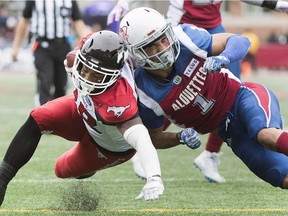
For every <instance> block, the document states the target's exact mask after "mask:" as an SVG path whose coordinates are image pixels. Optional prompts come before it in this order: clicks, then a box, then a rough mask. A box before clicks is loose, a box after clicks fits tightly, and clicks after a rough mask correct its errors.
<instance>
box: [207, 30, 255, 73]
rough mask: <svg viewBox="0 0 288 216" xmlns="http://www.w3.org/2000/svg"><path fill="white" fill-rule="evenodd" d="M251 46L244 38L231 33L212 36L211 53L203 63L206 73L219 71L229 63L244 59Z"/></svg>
mask: <svg viewBox="0 0 288 216" xmlns="http://www.w3.org/2000/svg"><path fill="white" fill-rule="evenodd" d="M250 46H251V42H250V41H249V39H248V38H247V37H246V36H243V35H239V34H231V33H219V34H213V35H212V44H211V51H210V52H208V55H209V56H211V57H208V58H207V59H206V61H205V63H204V66H203V67H204V69H205V70H206V71H207V72H214V71H219V70H221V68H222V67H225V66H227V65H228V64H230V63H231V62H236V61H239V60H241V59H242V58H244V57H245V56H246V54H247V52H248V50H249V48H250Z"/></svg>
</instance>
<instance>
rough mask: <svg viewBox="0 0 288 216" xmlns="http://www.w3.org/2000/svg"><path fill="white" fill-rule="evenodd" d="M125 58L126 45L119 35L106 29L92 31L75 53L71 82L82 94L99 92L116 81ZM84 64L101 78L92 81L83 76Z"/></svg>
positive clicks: (126, 55) (126, 53)
mask: <svg viewBox="0 0 288 216" xmlns="http://www.w3.org/2000/svg"><path fill="white" fill-rule="evenodd" d="M127 58H128V49H127V46H126V45H125V42H124V41H123V40H122V39H121V38H120V37H119V35H117V34H116V33H114V32H112V31H108V30H104V31H99V32H96V33H93V34H92V35H91V36H90V37H89V38H88V39H87V40H86V41H85V42H84V44H83V45H82V47H81V48H80V49H79V50H78V51H77V53H76V59H75V61H74V65H73V74H72V80H73V84H74V85H75V87H76V88H77V89H78V91H79V92H80V93H82V94H86V95H87V94H89V95H98V94H101V93H103V92H104V91H105V90H106V89H107V88H108V87H109V86H111V85H113V84H114V83H115V82H116V80H117V79H118V77H119V76H120V70H121V68H122V67H123V66H124V64H125V61H126V60H127ZM84 65H85V67H87V68H89V69H91V70H93V71H94V72H95V73H99V74H101V75H103V78H102V80H97V81H96V82H92V81H89V80H87V79H85V78H83V76H82V75H81V74H82V68H83V66H84Z"/></svg>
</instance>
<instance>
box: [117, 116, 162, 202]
mask: <svg viewBox="0 0 288 216" xmlns="http://www.w3.org/2000/svg"><path fill="white" fill-rule="evenodd" d="M117 127H118V129H119V131H120V132H121V133H122V134H123V137H124V139H125V140H126V142H127V143H129V144H130V145H131V146H132V147H133V148H134V149H135V150H136V151H137V152H138V155H139V158H140V162H141V165H142V167H143V169H144V171H145V174H146V176H147V182H146V184H145V185H144V187H143V189H142V191H141V193H140V194H139V196H137V197H136V199H142V198H144V199H145V200H154V199H158V198H159V196H160V195H162V194H163V192H164V186H163V182H162V179H161V169H160V162H159V159H158V154H157V151H156V149H155V147H154V146H153V144H152V141H151V139H150V136H149V133H148V130H147V129H146V127H145V126H144V125H143V124H142V121H141V119H140V117H136V118H133V119H130V120H128V121H125V122H124V123H121V124H118V125H117Z"/></svg>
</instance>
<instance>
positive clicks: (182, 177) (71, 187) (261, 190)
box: [0, 72, 288, 216]
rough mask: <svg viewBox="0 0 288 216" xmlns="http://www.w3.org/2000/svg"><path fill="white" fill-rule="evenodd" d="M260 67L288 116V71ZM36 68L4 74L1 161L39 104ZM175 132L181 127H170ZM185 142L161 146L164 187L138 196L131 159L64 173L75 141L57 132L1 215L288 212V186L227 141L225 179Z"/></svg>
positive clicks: (45, 140) (21, 176) (15, 185)
mask: <svg viewBox="0 0 288 216" xmlns="http://www.w3.org/2000/svg"><path fill="white" fill-rule="evenodd" d="M273 75H274V76H271V74H269V73H263V74H262V73H259V74H258V75H257V76H253V77H251V79H252V80H255V81H260V82H262V83H265V84H267V85H268V86H269V87H270V88H271V89H273V90H274V91H275V92H276V93H277V95H278V96H279V98H280V103H281V106H282V112H283V115H284V116H285V117H286V119H288V118H287V117H288V116H287V115H288V109H287V108H288V100H287V98H288V96H287V95H288V87H287V77H288V76H287V75H288V74H287V75H286V74H284V73H276V72H274V74H273ZM34 87H35V78H34V75H33V74H16V73H12V74H9V73H2V72H0V101H1V102H0V158H1V159H0V160H2V158H3V156H4V154H5V152H6V150H7V148H8V145H9V143H10V141H11V139H12V138H13V136H14V134H15V133H16V131H17V130H18V128H19V127H20V126H21V124H22V123H23V122H24V121H25V119H26V118H27V116H28V114H29V111H30V109H31V108H33V106H34V102H33V96H34V95H33V94H34ZM170 130H177V128H176V127H171V128H170ZM205 140H206V136H202V143H203V145H202V146H201V147H200V148H199V149H197V150H194V151H193V150H190V149H188V148H187V147H185V146H178V147H176V148H173V149H167V150H158V153H159V157H160V161H161V167H162V175H163V180H164V184H165V192H164V194H163V196H162V197H161V199H159V200H156V201H152V202H145V201H135V200H134V197H135V196H136V195H138V193H139V192H140V190H141V188H142V187H143V185H144V182H143V181H142V180H140V179H138V178H136V177H135V175H134V173H133V171H132V167H131V163H130V162H127V163H125V164H122V165H120V166H117V167H113V168H110V169H107V170H102V171H99V172H98V173H96V174H95V175H94V176H93V177H91V178H89V179H87V180H73V179H66V180H62V179H57V178H56V177H55V175H54V163H55V161H56V159H57V157H59V156H60V155H61V154H62V153H63V152H64V151H66V150H67V149H69V148H70V147H71V146H73V144H74V143H71V142H68V141H66V140H64V139H62V138H59V137H55V136H51V135H48V136H43V137H42V139H41V142H40V143H39V146H38V148H37V150H36V152H35V154H34V155H33V157H32V159H31V160H30V161H29V163H27V164H26V165H25V166H24V167H23V168H22V169H21V170H20V171H19V172H18V173H17V175H16V177H15V178H14V179H13V180H12V181H11V183H10V184H9V186H8V189H7V192H6V197H5V200H4V203H3V205H2V206H1V207H0V215H1V216H2V215H3V216H8V215H9V216H12V215H13V216H15V215H21V216H22V215H35V216H36V215H37V216H44V215H53V216H54V215H56V216H60V215H61V216H62V215H63V216H64V215H65V216H68V215H69V216H70V215H81V216H88V215H89V216H92V215H93V216H94V215H101V216H105V215H109V216H110V215H112V216H113V215H123V216H124V215H125V216H126V215H131V216H132V215H201V216H205V215H209V216H212V215H213V216H214V215H229V216H230V215H253V216H254V215H261V216H262V215H264V216H266V215H267V216H268V215H269V216H273V215H277V216H278V215H287V214H288V206H287V198H288V195H287V191H284V190H281V189H279V188H274V187H272V186H270V185H269V184H267V183H265V182H263V181H262V180H260V179H259V178H257V177H256V176H255V175H254V174H252V173H251V172H250V171H249V170H248V169H247V168H246V167H245V166H244V165H243V163H242V162H241V161H240V160H239V159H238V158H237V157H236V156H234V155H233V153H232V152H231V150H230V149H229V147H227V146H226V144H225V145H223V147H222V150H221V151H222V152H223V155H222V157H221V165H220V172H221V174H222V175H223V176H224V177H225V179H226V183H224V184H211V183H208V182H207V181H205V180H204V178H203V177H202V174H201V173H200V171H199V170H196V169H195V168H194V166H193V160H194V158H195V157H196V156H197V155H198V154H199V153H200V152H202V150H203V149H204V144H205Z"/></svg>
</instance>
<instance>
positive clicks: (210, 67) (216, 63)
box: [203, 55, 230, 73]
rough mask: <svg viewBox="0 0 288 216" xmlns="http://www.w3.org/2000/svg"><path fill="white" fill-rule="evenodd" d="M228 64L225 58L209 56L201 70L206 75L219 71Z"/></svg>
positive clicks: (228, 61)
mask: <svg viewBox="0 0 288 216" xmlns="http://www.w3.org/2000/svg"><path fill="white" fill-rule="evenodd" d="M228 64H230V60H229V59H228V58H227V57H225V56H221V55H219V56H211V57H208V58H207V59H206V61H205V62H204V65H203V69H204V70H205V71H207V72H208V73H212V72H215V71H220V70H221V68H222V67H225V66H227V65H228Z"/></svg>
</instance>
